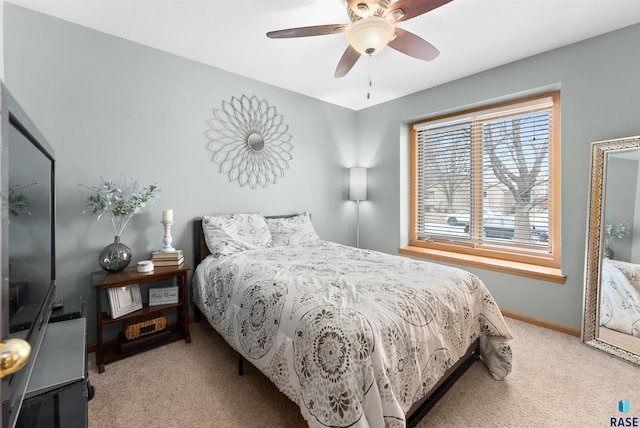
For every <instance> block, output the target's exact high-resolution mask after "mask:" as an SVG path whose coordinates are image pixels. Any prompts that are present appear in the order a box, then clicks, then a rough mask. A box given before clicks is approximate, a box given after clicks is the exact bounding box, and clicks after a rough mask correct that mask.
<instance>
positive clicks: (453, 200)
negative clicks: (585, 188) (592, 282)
mask: <svg viewBox="0 0 640 428" xmlns="http://www.w3.org/2000/svg"><path fill="white" fill-rule="evenodd" d="M559 112H560V93H559V92H553V93H549V94H544V95H541V96H537V97H531V98H527V99H520V100H517V101H515V102H511V103H505V104H500V105H493V106H489V107H487V108H484V109H479V110H473V111H465V112H461V113H457V114H453V115H448V116H446V117H438V118H434V119H429V120H426V121H421V122H417V123H413V124H411V230H410V235H409V236H410V242H409V244H410V247H412V248H414V249H416V247H418V248H422V249H435V250H439V251H445V252H450V253H457V254H466V255H470V256H481V257H487V258H491V259H496V260H503V261H505V262H506V261H512V262H518V263H523V264H531V265H535V266H544V267H550V268H559V267H560V257H559V236H560V234H559V233H560V225H559V219H560V216H559V205H560V204H559V200H560V199H559V191H560V187H559V184H560V183H559V178H560V173H559V164H560V159H559V153H560V150H559V149H560V138H559V135H560V132H559V130H560V126H559V125H560V120H559V119H560V113H559ZM402 252H403V253H406V252H404V251H402ZM412 255H416V254H412ZM494 264H495V262H494ZM497 264H498V265H500V263H497ZM504 264H506V263H504Z"/></svg>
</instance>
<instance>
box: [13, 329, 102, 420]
mask: <svg viewBox="0 0 640 428" xmlns="http://www.w3.org/2000/svg"><path fill="white" fill-rule="evenodd" d="M91 392H93V391H92V388H91V386H90V385H89V383H88V379H87V352H86V318H84V317H81V318H74V319H70V320H65V321H59V322H54V323H50V324H49V325H48V326H47V331H46V333H45V336H44V339H43V342H42V346H41V347H40V351H39V352H38V357H37V360H36V363H35V366H34V368H33V372H32V373H31V378H30V380H29V385H28V387H27V392H26V393H25V399H24V401H23V403H22V408H21V409H20V414H19V415H18V422H17V424H16V427H19V428H32V427H33V428H47V427H56V428H57V427H64V428H86V427H87V425H88V417H89V413H88V405H87V401H88V399H89V397H90V395H93V394H91Z"/></svg>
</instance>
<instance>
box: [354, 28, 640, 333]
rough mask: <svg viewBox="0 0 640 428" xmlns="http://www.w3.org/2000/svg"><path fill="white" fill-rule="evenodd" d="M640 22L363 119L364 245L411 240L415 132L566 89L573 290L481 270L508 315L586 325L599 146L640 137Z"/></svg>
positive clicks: (393, 246)
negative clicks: (595, 145) (458, 114)
mask: <svg viewBox="0 0 640 428" xmlns="http://www.w3.org/2000/svg"><path fill="white" fill-rule="evenodd" d="M638 40H640V25H635V26H632V27H628V28H626V29H622V30H619V31H616V32H613V33H609V34H606V35H604V36H600V37H597V38H593V39H590V40H586V41H584V42H581V43H577V44H574V45H571V46H568V47H565V48H561V49H557V50H554V51H550V52H547V53H544V54H541V55H537V56H534V57H531V58H527V59H525V60H522V61H518V62H515V63H512V64H508V65H506V66H503V67H499V68H496V69H493V70H489V71H487V72H483V73H479V74H476V75H473V76H470V77H467V78H464V79H460V80H458V81H455V82H452V83H449V84H445V85H442V86H439V87H436V88H433V89H430V90H426V91H423V92H419V93H416V94H412V95H410V96H406V97H404V98H401V99H399V100H395V101H391V102H388V103H385V104H382V105H380V106H376V107H372V108H369V109H366V110H363V111H361V112H359V113H358V126H357V134H358V136H359V138H358V144H359V146H358V155H359V157H360V158H361V159H362V160H363V161H364V162H365V163H363V166H368V167H370V168H371V170H370V182H371V187H370V200H369V201H366V202H363V203H362V206H361V217H360V218H361V225H362V232H361V237H360V240H361V241H360V242H361V245H362V246H363V247H368V248H375V249H377V250H381V251H385V252H395V251H396V250H397V247H398V246H400V245H405V244H406V243H407V236H406V235H407V229H408V219H409V212H408V211H409V210H408V203H409V198H408V189H407V184H406V183H407V181H408V163H407V160H408V155H407V152H408V144H409V143H408V130H407V126H406V123H408V122H410V121H412V120H416V119H418V118H426V117H430V116H435V115H438V114H442V113H445V112H449V111H453V110H458V109H463V108H469V107H474V106H477V105H481V104H482V103H487V102H490V101H497V100H501V99H505V98H511V97H513V96H517V95H519V94H526V93H530V92H532V91H535V90H538V89H539V90H548V89H557V88H559V89H561V98H562V100H561V103H562V110H561V116H562V119H561V121H562V125H561V126H562V154H561V170H562V174H561V177H560V179H561V186H562V191H561V192H562V193H561V198H562V203H561V212H562V219H561V221H562V236H561V245H562V253H561V263H562V272H563V273H564V274H565V275H566V276H567V280H566V283H565V284H563V285H560V284H555V283H547V282H543V281H536V280H533V279H527V278H523V277H517V276H511V275H505V274H500V273H496V272H491V271H484V270H480V269H469V270H471V271H473V272H474V273H477V274H478V275H479V276H480V277H481V278H482V279H483V281H484V282H485V283H486V284H487V286H488V287H489V289H490V291H491V292H492V294H493V295H494V297H495V298H496V300H497V302H498V304H499V305H500V306H501V307H502V308H503V309H506V310H509V311H513V312H517V313H521V314H525V315H528V316H531V317H535V318H539V319H542V320H546V321H550V322H553V323H558V324H562V325H565V326H569V327H573V328H580V326H581V318H582V300H583V279H584V258H585V230H586V212H587V197H588V186H589V184H588V183H589V180H588V174H589V161H590V160H589V145H590V143H591V142H592V141H597V140H604V139H610V138H620V137H628V136H633V135H638V134H640V121H639V119H640V116H639V112H640V84H639V83H638V70H640V49H638Z"/></svg>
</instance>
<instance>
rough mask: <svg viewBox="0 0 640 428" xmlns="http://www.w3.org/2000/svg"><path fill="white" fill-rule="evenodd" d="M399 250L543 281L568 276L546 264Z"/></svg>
mask: <svg viewBox="0 0 640 428" xmlns="http://www.w3.org/2000/svg"><path fill="white" fill-rule="evenodd" d="M398 252H399V253H400V254H402V255H405V256H412V257H419V258H423V259H429V260H437V261H441V262H447V263H455V264H460V265H464V266H471V267H476V268H480V269H487V270H492V271H496V272H502V273H507V274H510V275H518V276H524V277H527V278H533V279H538V280H541V281H549V282H555V283H557V284H564V283H565V281H566V279H567V277H566V276H565V275H563V274H562V272H561V271H560V269H557V268H550V267H546V266H537V265H533V264H528V263H521V262H514V261H509V260H500V259H492V258H489V257H482V256H474V255H470V254H460V253H452V252H449V251H442V250H434V249H432V248H421V247H411V246H407V247H401V248H398Z"/></svg>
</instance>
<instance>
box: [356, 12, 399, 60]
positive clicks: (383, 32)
mask: <svg viewBox="0 0 640 428" xmlns="http://www.w3.org/2000/svg"><path fill="white" fill-rule="evenodd" d="M394 34H395V27H394V26H393V24H392V23H391V22H389V21H388V20H386V19H384V18H380V17H379V16H371V17H369V18H365V19H361V20H359V21H355V22H352V23H351V25H349V26H348V27H347V31H346V36H347V41H348V42H349V44H350V45H351V47H353V48H354V49H355V50H356V51H358V52H359V53H360V54H363V55H365V54H366V55H373V54H374V53H378V52H380V51H381V50H382V49H383V48H384V47H385V46H387V43H389V41H390V40H391V38H392V37H393V35H394Z"/></svg>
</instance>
